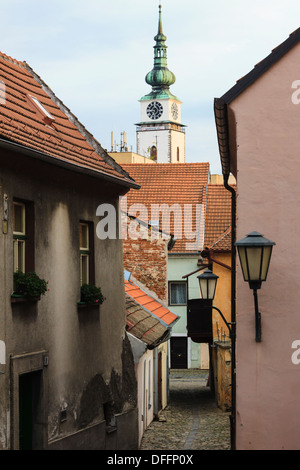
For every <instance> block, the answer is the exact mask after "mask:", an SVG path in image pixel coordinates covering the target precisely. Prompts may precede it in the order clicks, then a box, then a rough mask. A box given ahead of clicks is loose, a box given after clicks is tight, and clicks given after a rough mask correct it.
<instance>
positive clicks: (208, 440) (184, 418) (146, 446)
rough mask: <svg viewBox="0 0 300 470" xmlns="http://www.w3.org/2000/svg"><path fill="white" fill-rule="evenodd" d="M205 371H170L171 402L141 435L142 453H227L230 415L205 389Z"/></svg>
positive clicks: (206, 388) (206, 376)
mask: <svg viewBox="0 0 300 470" xmlns="http://www.w3.org/2000/svg"><path fill="white" fill-rule="evenodd" d="M207 379H208V372H207V371H200V370H195V369H192V370H186V369H182V370H178V369H177V370H171V371H170V400H169V404H168V406H167V407H166V408H165V410H163V411H162V412H161V413H160V417H159V420H156V421H153V422H152V423H151V425H150V426H149V427H148V428H147V430H146V431H145V433H144V435H143V439H142V442H141V446H140V449H141V450H230V421H229V413H228V412H224V411H222V410H221V409H219V408H218V407H217V405H216V403H215V399H214V397H213V395H212V394H211V392H210V389H209V387H207Z"/></svg>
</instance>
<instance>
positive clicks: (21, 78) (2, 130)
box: [0, 52, 132, 184]
mask: <svg viewBox="0 0 300 470" xmlns="http://www.w3.org/2000/svg"><path fill="white" fill-rule="evenodd" d="M0 85H1V90H0V93H1V97H2V99H1V104H0V139H3V140H6V141H10V142H14V143H16V144H19V145H22V146H25V147H27V148H30V149H33V150H35V151H39V152H42V153H43V154H46V155H48V156H50V157H54V159H59V160H62V161H65V162H68V163H71V164H72V165H76V167H79V168H86V169H89V170H93V171H94V172H96V173H97V174H99V175H100V174H102V175H108V176H110V177H113V178H114V179H118V181H119V182H121V184H122V181H123V182H125V181H126V182H127V183H128V182H129V183H130V184H131V183H132V181H131V180H130V177H129V175H128V174H126V173H125V172H124V170H123V169H122V168H121V167H120V166H119V165H118V164H116V162H114V160H113V159H111V157H109V156H108V155H107V153H106V152H105V151H104V149H102V147H101V146H100V144H99V143H98V142H97V141H96V140H95V139H94V138H93V136H92V135H91V134H89V133H88V131H86V130H85V129H84V126H82V124H80V123H79V121H78V119H77V118H76V117H75V116H74V115H72V113H71V111H70V110H68V109H67V108H66V107H65V106H64V104H63V103H62V102H61V101H60V100H58V98H56V97H55V95H54V93H53V92H52V91H51V90H50V88H49V87H47V85H46V84H45V83H44V82H43V81H42V80H41V79H40V77H38V76H37V75H36V74H35V72H34V71H33V70H32V69H31V68H30V67H29V66H28V65H27V64H26V62H20V61H17V60H15V59H12V58H11V57H9V56H7V55H5V54H3V53H1V52H0ZM31 97H34V98H36V99H37V100H38V101H39V102H40V103H41V105H42V106H43V107H44V108H45V109H46V111H47V112H48V113H50V115H51V116H52V117H53V118H54V120H51V119H50V118H49V117H46V115H45V114H44V112H43V110H40V109H39V108H38V106H37V105H36V104H35V103H34V101H33V99H32V98H31ZM3 98H4V99H3Z"/></svg>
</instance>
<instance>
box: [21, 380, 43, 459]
mask: <svg viewBox="0 0 300 470" xmlns="http://www.w3.org/2000/svg"><path fill="white" fill-rule="evenodd" d="M42 448H43V419H42V371H35V372H30V373H27V374H22V375H19V449H20V450H37V449H42Z"/></svg>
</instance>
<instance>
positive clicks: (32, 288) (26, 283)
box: [14, 272, 48, 297]
mask: <svg viewBox="0 0 300 470" xmlns="http://www.w3.org/2000/svg"><path fill="white" fill-rule="evenodd" d="M14 285H15V294H19V295H24V296H25V297H40V296H41V295H44V294H45V293H46V292H47V290H48V282H47V281H45V280H44V279H41V278H40V277H39V276H38V275H37V274H36V273H35V272H29V273H22V272H16V273H14Z"/></svg>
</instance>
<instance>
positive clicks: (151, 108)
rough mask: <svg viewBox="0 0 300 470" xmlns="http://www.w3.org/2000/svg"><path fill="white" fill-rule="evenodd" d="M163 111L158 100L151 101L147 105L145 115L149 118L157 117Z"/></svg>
mask: <svg viewBox="0 0 300 470" xmlns="http://www.w3.org/2000/svg"><path fill="white" fill-rule="evenodd" d="M162 113H163V107H162V105H161V104H160V103H159V102H158V101H152V103H150V104H148V106H147V116H148V117H149V118H150V119H158V118H160V116H161V115H162Z"/></svg>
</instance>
